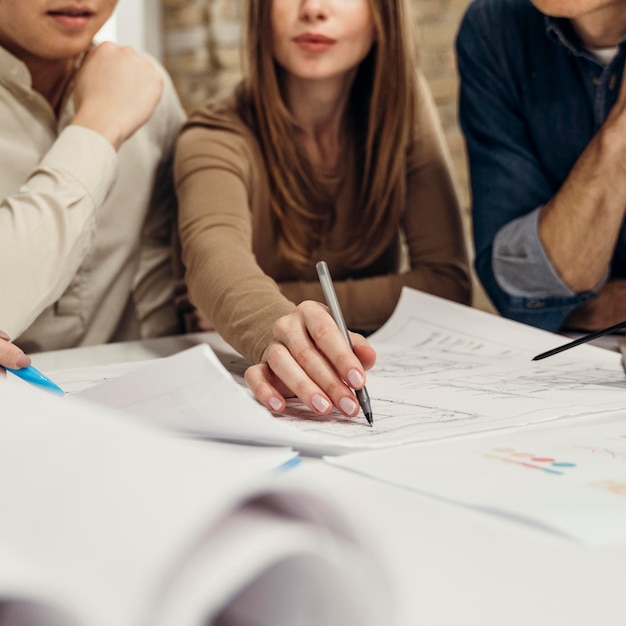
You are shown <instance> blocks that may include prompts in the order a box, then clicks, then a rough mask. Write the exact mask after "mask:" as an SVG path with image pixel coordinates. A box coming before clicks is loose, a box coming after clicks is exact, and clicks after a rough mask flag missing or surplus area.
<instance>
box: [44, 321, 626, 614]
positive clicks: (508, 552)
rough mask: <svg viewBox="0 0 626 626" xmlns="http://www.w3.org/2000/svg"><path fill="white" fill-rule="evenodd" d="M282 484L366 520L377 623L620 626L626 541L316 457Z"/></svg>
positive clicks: (116, 353) (68, 357)
mask: <svg viewBox="0 0 626 626" xmlns="http://www.w3.org/2000/svg"><path fill="white" fill-rule="evenodd" d="M203 340H206V341H208V342H209V343H210V344H211V345H212V346H213V347H214V349H215V350H216V353H218V356H219V354H220V351H221V350H222V349H223V348H224V349H225V350H228V349H227V348H225V346H226V344H224V342H223V341H222V340H221V339H220V338H219V337H217V336H215V335H214V334H213V333H203V334H202V333H199V334H194V335H187V336H183V337H174V338H166V339H157V340H151V341H144V342H131V343H121V344H109V345H106V346H98V347H93V348H91V347H90V348H77V349H72V350H61V351H56V352H48V353H40V354H34V355H32V356H33V363H34V364H35V366H37V367H39V368H41V369H42V370H43V371H45V372H47V371H52V370H55V369H70V368H77V367H83V366H89V365H103V364H108V363H115V362H120V361H133V360H143V359H149V358H155V357H159V356H165V355H168V354H172V353H174V352H177V351H179V350H182V349H184V348H186V347H190V346H191V345H193V344H195V343H197V342H199V341H203ZM625 418H626V407H625ZM579 419H580V418H579ZM550 427H551V426H541V428H550ZM425 445H436V444H425ZM284 480H287V481H289V480H297V481H311V482H312V483H313V484H315V485H317V486H321V487H322V488H323V489H324V490H325V491H326V492H327V493H328V494H329V497H332V498H336V499H338V500H340V502H341V503H342V504H343V506H345V507H347V509H349V510H350V511H352V512H353V513H354V515H356V516H357V518H358V519H362V520H363V526H364V528H365V529H366V530H367V531H368V532H369V533H370V535H371V538H372V543H373V545H375V546H378V548H379V549H380V550H381V552H382V554H383V556H384V558H385V560H386V562H387V563H388V565H389V569H390V575H391V577H392V579H393V581H394V583H395V585H396V588H397V590H398V598H397V609H398V616H397V617H398V619H397V621H396V622H392V621H391V620H390V622H389V624H388V625H387V624H385V625H381V626H393V624H394V623H395V624H398V626H422V625H424V626H426V625H428V626H439V625H445V626H448V625H450V626H452V625H454V626H456V625H459V624H463V625H467V624H469V625H473V624H476V625H479V624H480V625H481V626H485V625H489V626H490V625H506V626H517V625H519V626H522V625H524V626H529V625H533V626H536V625H538V624H539V625H544V624H545V625H548V624H549V625H550V626H553V625H556V626H560V625H564V626H578V625H580V626H592V625H593V626H595V625H603V626H612V625H620V626H621V625H624V624H626V602H625V601H624V599H625V598H626V544H623V545H619V546H611V547H603V548H589V547H585V546H583V545H580V544H577V543H574V542H573V541H571V540H568V539H565V538H563V537H560V536H558V535H556V534H551V533H549V532H547V531H544V530H540V529H538V528H534V527H532V526H527V525H523V524H521V523H515V522H513V521H508V520H505V519H503V518H499V517H496V516H490V515H487V514H484V513H479V512H474V511H472V510H470V509H466V508H462V507H460V506H456V505H453V504H448V503H445V502H442V501H438V500H436V499H434V498H429V497H425V496H420V495H418V494H415V493H411V492H408V491H405V490H402V489H399V488H396V487H392V486H388V485H384V484H382V483H378V482H376V481H372V480H369V479H366V478H363V477H360V476H357V475H353V474H351V473H349V472H347V471H344V470H341V469H339V468H336V467H331V466H329V465H328V464H326V463H324V462H323V461H322V460H319V459H312V458H305V459H304V461H303V462H302V463H301V465H300V466H299V467H297V468H296V469H295V470H293V471H292V472H291V473H288V474H286V475H285V477H284ZM467 480H471V476H468V477H467ZM363 593H367V589H364V590H363ZM320 626H323V625H320ZM347 626H352V625H347ZM355 626H358V625H355Z"/></svg>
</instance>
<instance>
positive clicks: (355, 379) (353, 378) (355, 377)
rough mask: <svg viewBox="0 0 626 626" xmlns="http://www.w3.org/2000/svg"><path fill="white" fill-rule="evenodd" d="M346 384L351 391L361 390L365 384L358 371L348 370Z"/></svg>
mask: <svg viewBox="0 0 626 626" xmlns="http://www.w3.org/2000/svg"><path fill="white" fill-rule="evenodd" d="M348 382H349V383H350V387H352V389H361V387H363V385H364V384H365V380H363V376H362V375H361V372H359V370H350V371H349V372H348Z"/></svg>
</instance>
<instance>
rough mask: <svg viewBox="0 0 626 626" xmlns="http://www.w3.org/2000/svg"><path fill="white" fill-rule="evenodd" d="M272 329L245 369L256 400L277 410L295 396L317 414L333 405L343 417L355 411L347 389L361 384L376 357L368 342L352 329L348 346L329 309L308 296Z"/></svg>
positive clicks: (355, 404)
mask: <svg viewBox="0 0 626 626" xmlns="http://www.w3.org/2000/svg"><path fill="white" fill-rule="evenodd" d="M273 331H274V339H273V341H272V342H271V343H270V344H269V346H268V347H267V348H266V350H265V352H264V353H263V358H262V361H261V363H259V364H258V365H253V366H252V367H250V368H248V370H247V371H246V373H245V379H246V383H247V384H248V386H249V387H250V389H251V390H252V392H253V393H254V396H255V397H256V398H257V400H259V402H261V403H262V404H263V405H265V406H266V407H267V408H268V409H270V410H272V411H275V412H281V411H283V410H284V409H285V406H286V401H285V398H286V397H290V396H294V395H295V396H297V397H298V398H299V399H300V400H301V401H302V402H303V403H304V404H306V405H307V406H308V407H309V408H310V409H312V410H313V411H315V412H316V413H318V414H320V415H327V414H328V413H330V412H331V410H332V408H333V406H335V407H337V409H338V410H339V411H341V413H343V414H344V415H346V416H348V417H354V416H355V415H357V413H358V412H359V403H358V402H357V400H356V398H355V396H354V393H353V391H352V389H362V388H363V387H364V385H365V371H366V370H369V369H371V368H372V367H373V365H374V363H375V361H376V352H375V351H374V348H372V347H371V346H370V345H369V343H368V341H367V340H366V339H365V338H364V337H362V336H361V335H358V334H355V333H351V334H350V338H351V341H352V345H353V348H354V350H352V349H351V348H350V346H349V345H348V344H347V342H346V340H345V339H344V337H343V335H342V334H341V331H340V330H339V328H338V326H337V324H336V322H335V320H334V319H333V318H332V316H331V315H330V313H329V312H328V308H327V307H326V306H324V305H323V304H321V303H319V302H312V301H306V302H302V303H301V304H299V305H298V306H297V307H296V308H295V310H294V311H293V312H292V313H290V314H289V315H285V316H283V317H281V318H280V319H279V320H277V321H276V323H275V324H274V328H273ZM344 381H347V382H344Z"/></svg>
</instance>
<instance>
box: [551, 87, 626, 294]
mask: <svg viewBox="0 0 626 626" xmlns="http://www.w3.org/2000/svg"><path fill="white" fill-rule="evenodd" d="M625 181H626V80H622V85H621V88H620V94H619V96H618V99H617V102H616V103H615V105H614V106H613V108H612V109H611V112H610V113H609V115H608V117H607V119H606V121H605V123H604V125H603V126H602V128H601V129H600V130H599V131H598V133H596V135H595V136H594V137H593V139H592V140H591V141H590V142H589V144H588V145H587V148H586V149H585V150H584V152H583V153H582V155H581V156H580V158H579V159H578V161H577V162H576V164H575V165H574V167H573V169H572V171H571V172H570V174H569V176H568V177H567V179H566V180H565V182H564V183H563V185H562V187H561V189H560V190H559V191H558V193H557V194H556V195H555V196H554V197H553V198H552V200H551V201H550V202H548V203H547V205H546V206H545V207H544V210H543V211H542V215H541V219H540V222H539V234H540V237H541V240H542V241H543V244H544V246H545V249H546V252H547V253H548V256H549V257H550V259H551V260H552V263H553V265H554V267H555V268H556V270H557V271H558V272H559V274H560V275H561V276H562V277H563V280H564V281H565V282H566V283H567V284H568V285H569V286H570V287H571V288H572V290H573V291H576V292H581V291H587V290H590V289H593V288H594V286H595V285H597V284H598V282H599V281H600V280H602V278H603V276H604V275H605V274H606V272H607V269H608V266H609V262H610V260H611V258H612V256H613V251H614V248H615V243H616V241H617V237H618V234H619V231H620V228H621V225H622V222H623V221H624V215H625V213H626V182H625Z"/></svg>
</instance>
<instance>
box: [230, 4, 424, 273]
mask: <svg viewBox="0 0 626 626" xmlns="http://www.w3.org/2000/svg"><path fill="white" fill-rule="evenodd" d="M368 2H369V5H370V10H371V12H372V17H373V21H374V28H375V43H374V44H373V47H372V49H371V51H370V52H369V54H368V56H367V57H366V58H365V59H364V60H363V61H362V62H361V64H360V66H359V68H358V70H357V73H356V77H355V79H354V82H353V85H352V88H351V92H350V98H349V103H348V108H347V111H346V115H347V117H348V120H347V121H349V124H350V133H351V134H352V136H353V138H354V139H356V141H357V142H358V144H357V145H356V146H355V150H356V155H357V173H356V180H357V181H360V183H359V184H360V188H359V189H358V193H357V204H356V206H355V209H354V210H355V213H357V214H356V215H355V220H354V230H353V232H352V233H351V236H350V240H347V241H345V242H344V249H345V260H346V263H347V265H348V266H351V267H353V268H355V269H356V268H361V267H364V266H366V265H368V264H369V263H371V262H372V261H374V260H375V259H376V258H377V257H378V256H379V255H380V254H381V252H382V251H383V250H384V249H385V248H386V247H387V246H388V245H389V243H390V241H391V240H392V239H393V238H394V237H395V236H397V232H398V222H399V219H400V214H401V213H402V211H403V208H404V200H405V195H406V148H407V146H408V142H409V140H410V139H411V137H412V135H413V131H414V124H415V109H416V106H417V89H418V84H417V73H416V70H415V64H416V62H417V50H416V45H415V39H414V36H413V30H412V24H411V20H410V15H409V11H408V7H407V4H406V0H368ZM270 9H271V0H247V14H246V15H245V19H246V35H245V41H244V59H243V61H244V63H243V65H244V80H243V82H242V85H241V88H240V90H239V94H238V101H239V107H240V113H241V115H242V116H243V117H244V119H246V120H247V122H248V123H249V124H250V125H251V126H252V128H253V130H254V131H255V133H256V134H257V136H258V137H259V141H260V144H261V149H262V151H263V155H264V158H265V163H266V167H267V171H268V175H269V179H270V188H271V203H272V213H273V215H274V217H275V219H276V221H277V226H278V231H279V233H280V239H279V242H278V245H279V249H280V251H281V253H282V255H283V256H284V257H285V258H286V259H287V260H288V261H290V262H291V263H293V264H294V265H295V266H298V267H302V266H308V265H310V263H311V258H310V255H311V253H312V251H313V250H315V249H316V247H317V246H318V244H319V242H320V239H321V237H322V235H323V233H324V232H325V231H326V230H327V229H328V228H329V227H330V226H331V225H332V222H333V206H334V202H333V198H331V197H329V196H328V192H327V191H325V190H324V189H323V186H321V185H320V184H319V182H318V181H317V179H316V177H315V175H314V173H313V171H312V168H311V166H310V164H309V162H308V160H307V158H306V157H305V156H304V154H303V153H302V151H301V150H300V149H299V147H298V144H297V143H296V142H295V141H294V137H296V136H297V130H298V125H297V123H296V121H295V120H294V118H293V116H292V115H291V113H290V112H289V110H288V108H287V106H286V104H285V101H284V99H283V97H282V94H281V89H280V81H279V76H278V72H277V67H276V63H275V61H274V58H273V54H272V40H271V32H272V29H271V22H270ZM361 142H362V145H361ZM312 206H313V207H316V208H317V209H319V207H327V210H326V211H319V210H317V211H315V212H314V211H312V210H311V208H310V207H312Z"/></svg>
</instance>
